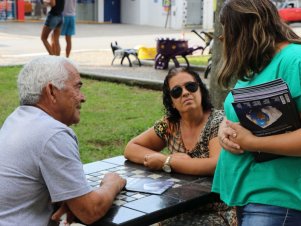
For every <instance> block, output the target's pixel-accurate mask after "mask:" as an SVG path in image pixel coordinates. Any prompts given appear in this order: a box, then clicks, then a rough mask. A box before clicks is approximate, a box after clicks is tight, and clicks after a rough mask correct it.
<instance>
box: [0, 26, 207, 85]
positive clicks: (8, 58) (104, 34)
mask: <svg viewBox="0 0 301 226" xmlns="http://www.w3.org/2000/svg"><path fill="white" fill-rule="evenodd" d="M42 26H43V24H42V22H35V23H31V22H25V23H18V22H3V23H0V66H4V65H23V64H25V63H26V62H28V61H29V60H30V59H32V58H34V57H36V56H40V55H45V54H47V53H46V50H45V48H44V46H43V45H42V42H41V40H40V32H41V28H42ZM196 29H197V28H196ZM190 30H191V28H187V29H185V30H172V29H165V28H157V27H150V26H137V25H127V24H77V34H76V35H75V36H74V37H73V49H72V52H71V56H70V59H72V60H74V61H75V62H76V63H77V64H78V65H79V70H80V73H81V74H82V75H83V76H92V77H95V78H97V79H102V80H109V81H118V82H125V83H128V84H137V85H141V86H145V87H149V88H154V89H160V88H161V85H162V83H163V80H164V78H165V76H166V73H167V71H166V70H155V69H154V67H153V66H148V65H149V63H147V64H143V66H141V67H139V66H138V65H133V67H129V66H128V62H127V60H126V59H125V60H124V65H120V59H116V60H115V62H114V65H112V66H111V61H112V59H113V54H112V51H111V49H110V43H111V42H113V41H117V42H118V44H119V45H120V46H122V47H123V48H134V47H137V46H139V45H142V46H146V47H155V46H156V39H157V38H160V37H164V38H166V37H168V38H175V39H178V38H181V37H183V35H184V36H185V38H186V39H188V43H189V46H191V47H196V46H198V45H203V43H202V41H201V39H200V38H199V37H197V36H196V35H195V34H194V33H192V32H191V31H190ZM197 30H200V29H197ZM60 43H61V47H62V55H64V48H65V40H64V38H63V37H61V39H60ZM171 65H172V63H171Z"/></svg>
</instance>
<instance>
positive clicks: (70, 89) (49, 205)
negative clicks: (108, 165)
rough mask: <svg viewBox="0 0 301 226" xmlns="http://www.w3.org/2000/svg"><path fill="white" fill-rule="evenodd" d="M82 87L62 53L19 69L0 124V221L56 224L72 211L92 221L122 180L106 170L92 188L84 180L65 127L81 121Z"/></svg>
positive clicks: (70, 132) (102, 211)
mask: <svg viewBox="0 0 301 226" xmlns="http://www.w3.org/2000/svg"><path fill="white" fill-rule="evenodd" d="M81 87H82V81H81V79H80V75H79V73H78V70H77V69H76V66H75V65H74V64H73V63H72V62H71V61H69V60H68V59H66V58H65V57H58V56H49V55H47V56H42V57H38V58H35V59H33V60H32V61H30V62H29V63H27V64H26V65H25V66H24V67H23V69H22V70H21V72H20V74H19V76H18V90H19V99H20V106H19V107H17V108H16V109H15V111H14V112H12V113H11V114H10V115H9V116H8V117H7V119H6V120H5V122H4V123H3V125H2V127H1V129H0V203H1V205H0V225H39V226H46V225H48V226H50V225H58V223H57V222H55V221H59V220H60V217H61V216H62V215H63V214H64V213H67V216H68V217H67V219H68V221H71V220H72V216H73V215H74V216H76V217H77V218H78V219H80V220H81V221H82V222H83V223H84V224H91V223H93V222H94V221H96V220H98V219H99V218H101V217H102V216H104V215H105V214H106V212H107V211H108V210H109V208H110V207H111V205H112V203H113V201H114V199H115V197H116V195H117V194H118V193H119V192H120V191H121V189H122V188H123V187H124V186H125V183H126V180H125V179H123V178H121V177H120V176H119V175H118V174H116V173H108V174H106V175H105V177H104V178H103V179H102V181H101V183H100V186H99V187H98V188H97V189H96V190H92V188H91V187H90V186H89V184H88V183H87V180H86V177H85V174H84V171H83V165H82V163H81V161H80V155H79V150H78V140H77V137H76V135H75V133H74V132H73V130H72V129H71V128H70V127H69V126H70V125H72V124H77V123H78V122H79V121H80V109H81V105H82V104H83V103H84V102H85V100H86V99H85V97H84V95H83V94H82V92H81ZM12 134H13V135H12ZM56 205H61V206H60V207H59V209H58V210H57V211H56V212H55V213H54V214H53V211H54V208H55V206H56Z"/></svg>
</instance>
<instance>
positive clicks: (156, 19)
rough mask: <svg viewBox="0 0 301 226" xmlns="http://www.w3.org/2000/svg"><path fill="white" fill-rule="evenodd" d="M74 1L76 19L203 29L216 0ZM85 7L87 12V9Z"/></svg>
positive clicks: (209, 21) (210, 19) (210, 22)
mask: <svg viewBox="0 0 301 226" xmlns="http://www.w3.org/2000/svg"><path fill="white" fill-rule="evenodd" d="M78 1H79V3H78V14H77V15H78V16H77V19H78V20H92V21H97V22H113V23H114V22H115V23H125V24H138V25H150V26H158V27H168V28H174V29H181V28H183V27H185V26H190V25H203V29H205V30H212V29H213V20H214V16H213V15H214V8H215V7H214V5H215V2H216V0H95V1H94V0H78ZM93 9H94V11H93ZM204 9H205V10H204ZM88 11H89V12H90V13H87V12H88ZM91 11H92V13H91Z"/></svg>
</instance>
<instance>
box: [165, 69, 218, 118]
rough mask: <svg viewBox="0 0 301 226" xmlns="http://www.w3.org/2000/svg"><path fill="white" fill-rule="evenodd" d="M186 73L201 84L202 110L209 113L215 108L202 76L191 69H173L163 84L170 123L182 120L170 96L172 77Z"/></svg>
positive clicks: (166, 113)
mask: <svg viewBox="0 0 301 226" xmlns="http://www.w3.org/2000/svg"><path fill="white" fill-rule="evenodd" d="M182 72H186V73H188V74H190V75H191V77H193V79H194V80H195V81H196V82H197V83H198V84H199V87H200V89H199V90H200V92H201V95H202V104H201V105H202V108H203V110H204V111H208V110H210V109H211V108H213V106H212V104H211V100H210V96H209V91H208V89H207V88H206V85H205V84H204V83H203V82H202V80H201V78H200V76H199V74H198V73H196V72H195V71H193V70H190V69H189V68H184V67H180V68H172V69H170V70H169V72H168V74H167V76H166V77H165V80H164V83H163V105H164V107H165V109H164V110H165V115H166V116H167V119H168V120H169V121H170V122H173V123H176V122H178V121H179V120H180V118H181V116H180V113H179V112H178V110H177V109H175V108H174V107H173V104H172V99H171V96H170V89H169V81H170V79H171V78H172V77H174V76H176V75H177V74H179V73H182Z"/></svg>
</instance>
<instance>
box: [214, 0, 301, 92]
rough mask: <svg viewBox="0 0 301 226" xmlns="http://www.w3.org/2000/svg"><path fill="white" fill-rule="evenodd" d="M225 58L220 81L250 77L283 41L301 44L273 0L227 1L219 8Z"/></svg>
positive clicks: (262, 65)
mask: <svg viewBox="0 0 301 226" xmlns="http://www.w3.org/2000/svg"><path fill="white" fill-rule="evenodd" d="M220 22H221V24H222V25H223V34H222V37H223V57H222V62H221V63H222V64H221V67H220V70H219V72H218V83H219V84H220V85H222V86H224V87H228V85H229V83H230V82H231V80H232V78H235V79H240V80H244V81H246V80H249V79H252V78H253V77H254V75H255V74H256V73H259V72H261V71H262V70H263V69H264V68H265V67H266V66H267V65H268V64H269V63H270V62H271V59H272V58H273V56H274V55H275V53H276V51H277V45H278V44H279V43H281V42H284V41H288V42H290V43H301V39H300V37H299V36H298V35H297V34H296V33H295V32H294V31H293V30H292V29H291V28H290V27H289V26H288V25H287V24H285V23H284V22H283V21H282V20H281V18H280V16H279V14H278V11H277V8H276V7H275V5H274V4H273V3H272V1H271V0H227V1H226V2H225V4H224V6H223V7H222V9H221V11H220Z"/></svg>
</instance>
